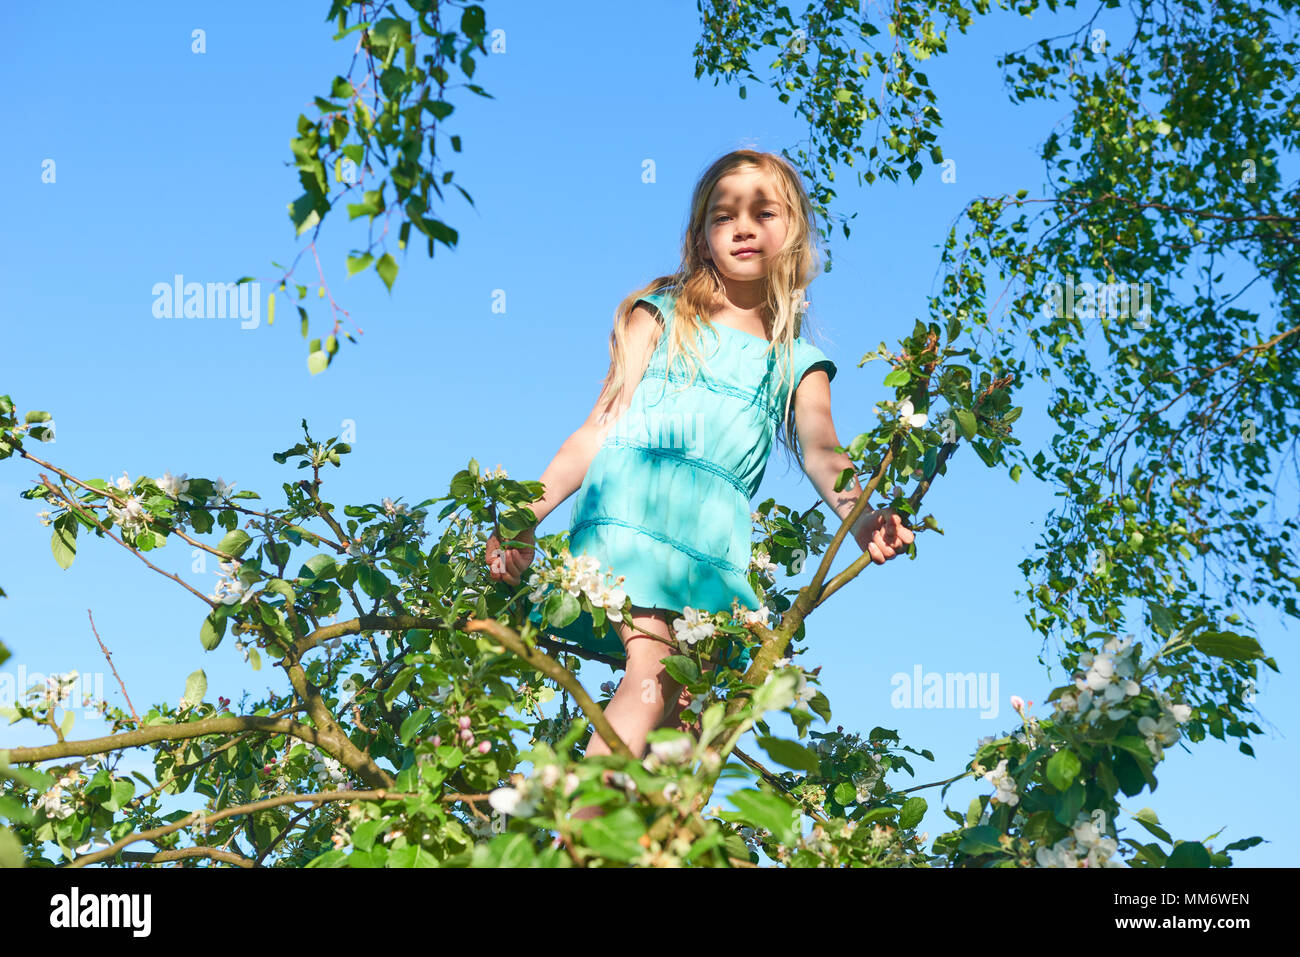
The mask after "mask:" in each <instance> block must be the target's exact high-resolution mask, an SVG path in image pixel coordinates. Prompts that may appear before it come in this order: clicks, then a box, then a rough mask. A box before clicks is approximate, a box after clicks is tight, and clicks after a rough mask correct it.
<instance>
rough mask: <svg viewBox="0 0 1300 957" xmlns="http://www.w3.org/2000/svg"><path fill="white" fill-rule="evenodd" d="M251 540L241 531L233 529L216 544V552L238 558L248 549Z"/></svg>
mask: <svg viewBox="0 0 1300 957" xmlns="http://www.w3.org/2000/svg"><path fill="white" fill-rule="evenodd" d="M252 541H253V539H252V538H251V537H250V536H249V534H248V533H247V532H245V531H244V530H243V529H239V528H237V529H235V530H234V531H233V532H230V533H229V534H227V535H226V536H225V537H224V538H222V539H221V541H220V542H218V543H217V551H219V552H223V553H224V554H226V555H233V556H234V557H235V558H239V557H240V556H241V555H243V554H244V552H245V551H246V550H247V549H248V546H249V543H251V542H252Z"/></svg>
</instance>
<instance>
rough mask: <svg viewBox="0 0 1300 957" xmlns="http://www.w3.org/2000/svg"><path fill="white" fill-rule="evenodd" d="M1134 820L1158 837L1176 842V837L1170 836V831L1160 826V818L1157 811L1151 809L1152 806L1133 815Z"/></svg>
mask: <svg viewBox="0 0 1300 957" xmlns="http://www.w3.org/2000/svg"><path fill="white" fill-rule="evenodd" d="M1133 820H1135V821H1137V822H1138V823H1139V824H1141V825H1142V826H1143V827H1145V828H1146V829H1147V830H1148V831H1150V832H1151V833H1152V834H1154V835H1155V836H1156V837H1158V838H1160V840H1162V841H1167V842H1168V843H1170V844H1172V843H1174V839H1173V838H1172V837H1170V836H1169V832H1168V831H1166V830H1165V829H1164V828H1163V827H1161V826H1160V819H1159V818H1158V817H1156V812H1155V811H1153V810H1151V808H1149V807H1144V808H1143V809H1142V810H1140V811H1138V812H1137V813H1136V814H1134V815H1133Z"/></svg>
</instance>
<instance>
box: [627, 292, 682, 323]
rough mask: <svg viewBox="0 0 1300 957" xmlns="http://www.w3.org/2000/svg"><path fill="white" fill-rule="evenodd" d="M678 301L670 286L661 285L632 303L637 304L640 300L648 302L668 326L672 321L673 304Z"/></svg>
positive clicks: (660, 319) (661, 320)
mask: <svg viewBox="0 0 1300 957" xmlns="http://www.w3.org/2000/svg"><path fill="white" fill-rule="evenodd" d="M676 301H677V297H676V296H674V295H673V293H672V291H671V289H670V288H668V287H661V288H659V289H657V290H655V291H654V292H647V293H645V294H643V295H640V296H637V298H636V300H635V302H633V303H632V305H633V306H635V305H636V304H637V303H639V302H644V303H648V304H649V305H650V307H651V309H652V311H653V312H656V313H658V315H659V321H660V322H661V323H662V324H663V325H664V326H665V327H667V326H668V325H669V324H670V323H671V322H672V318H673V305H674V303H675V302H676Z"/></svg>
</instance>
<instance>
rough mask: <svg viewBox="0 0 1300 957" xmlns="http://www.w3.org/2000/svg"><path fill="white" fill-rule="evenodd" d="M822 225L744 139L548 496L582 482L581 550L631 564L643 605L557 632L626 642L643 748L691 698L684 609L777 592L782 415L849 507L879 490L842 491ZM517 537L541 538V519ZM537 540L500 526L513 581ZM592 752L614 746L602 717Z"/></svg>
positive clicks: (615, 712) (569, 443)
mask: <svg viewBox="0 0 1300 957" xmlns="http://www.w3.org/2000/svg"><path fill="white" fill-rule="evenodd" d="M814 236H815V225H814V222H813V211H812V207H811V205H810V203H809V201H808V197H807V195H806V193H805V192H804V190H803V185H802V183H801V181H800V178H799V174H798V173H797V172H796V171H795V170H794V169H793V168H792V167H791V166H790V165H789V164H788V163H787V162H786V161H785V160H784V159H783V158H782V157H780V156H779V155H777V154H773V153H759V152H755V151H753V150H737V151H735V152H732V153H729V154H727V155H725V156H723V157H722V158H720V159H719V160H718V161H717V162H715V163H714V164H713V165H712V166H711V167H710V168H709V169H708V171H707V172H706V173H705V174H704V176H703V177H702V179H701V180H700V182H699V183H698V184H697V185H696V188H695V192H694V196H693V197H692V200H691V210H690V223H689V227H688V230H687V235H686V238H685V242H684V244H683V257H682V265H681V268H680V269H679V270H678V272H677V273H676V274H675V275H673V276H665V277H661V278H660V279H657V280H655V281H654V282H652V283H650V284H649V285H648V286H646V287H644V288H643V289H641V290H640V291H638V292H636V293H634V294H632V295H630V296H628V298H627V299H625V300H624V301H623V302H622V303H621V304H620V306H619V309H618V313H617V319H616V321H615V324H614V330H613V333H612V334H611V336H610V354H611V359H612V361H611V364H610V369H609V372H608V374H607V376H606V378H605V384H604V387H603V389H602V391H601V394H600V397H599V399H598V400H597V402H596V406H595V408H593V409H592V411H591V414H590V416H589V417H588V418H587V421H586V422H584V423H583V424H582V425H581V426H580V427H579V428H578V430H577V431H576V432H574V433H573V434H572V435H571V436H569V438H568V439H566V440H565V442H564V444H563V445H562V446H561V447H560V450H559V452H558V453H556V455H555V458H554V459H553V460H552V461H551V463H550V465H548V466H547V468H546V471H545V472H543V473H542V476H541V479H540V481H541V483H542V485H543V486H545V494H544V495H543V497H542V498H541V499H540V500H539V501H537V502H535V503H533V505H532V509H533V512H534V514H535V515H536V516H537V520H538V522H539V523H540V522H541V521H542V520H544V519H545V518H546V516H547V515H548V514H550V512H551V511H552V510H554V509H555V508H556V507H557V506H558V505H559V504H560V503H561V502H563V501H564V500H565V499H566V498H568V497H569V495H570V494H572V493H573V492H574V490H575V489H576V490H577V493H578V494H577V498H575V500H574V505H573V513H572V519H571V526H570V529H569V543H570V550H571V552H572V554H573V555H575V556H580V555H586V556H589V558H588V564H589V565H591V566H596V565H598V567H599V571H600V573H601V574H603V573H604V571H605V570H606V569H612V570H613V572H614V573H615V574H617V575H620V576H622V577H623V581H622V583H621V585H622V588H623V590H624V591H625V593H626V594H627V596H628V598H629V599H630V600H631V604H632V615H631V620H630V622H629V621H628V620H627V618H626V617H625V618H624V620H623V621H621V622H618V623H610V624H607V627H606V628H604V629H602V631H603V632H604V633H603V634H600V635H597V634H595V633H594V631H593V627H592V620H591V616H590V614H588V613H587V612H585V611H584V612H583V613H582V615H581V616H580V617H579V618H578V620H577V621H575V622H574V623H572V624H571V625H569V626H567V627H566V628H563V629H553V630H552V632H551V633H552V634H554V635H556V636H557V637H560V638H564V639H567V640H569V641H572V642H575V643H577V644H579V645H581V646H583V647H586V648H588V649H591V650H596V651H605V652H609V653H613V654H621V655H624V656H626V673H625V675H624V679H623V681H622V682H621V683H620V684H619V686H618V690H617V691H616V692H615V694H614V697H613V699H612V700H611V701H610V703H609V705H608V707H606V709H605V715H606V717H607V718H608V719H609V722H610V724H611V725H612V726H613V728H614V729H615V730H616V731H617V732H618V734H619V735H620V736H621V737H622V739H623V740H624V742H626V744H627V746H628V747H629V748H630V749H631V750H632V752H633V753H634V754H637V755H644V754H645V750H646V736H647V734H648V733H649V732H650V731H651V730H653V729H655V728H656V727H677V726H679V722H680V719H681V712H682V710H683V709H684V708H685V707H686V706H687V705H689V704H690V694H689V692H686V691H685V690H684V688H683V687H682V685H681V684H680V683H679V682H677V681H676V680H675V679H673V678H672V677H671V676H670V675H668V674H667V673H666V672H665V671H664V667H663V664H662V659H663V658H665V657H668V656H670V655H673V654H677V653H678V651H677V637H678V632H679V631H680V630H681V629H682V628H683V627H684V626H685V627H689V626H690V625H691V624H693V622H691V621H690V620H689V619H682V618H681V617H680V616H681V615H682V614H683V612H684V610H685V609H686V608H688V607H689V608H691V609H693V610H700V609H703V610H704V611H705V612H707V613H713V612H717V611H724V610H727V609H731V608H732V607H733V603H734V602H736V601H738V602H739V604H740V605H741V606H743V607H744V608H746V609H749V610H751V611H757V610H759V608H760V607H761V606H760V602H759V600H758V597H757V595H756V594H755V592H754V589H753V588H752V587H751V586H750V584H749V581H748V572H749V568H750V563H751V547H750V546H751V537H752V532H753V520H752V513H751V510H750V500H751V499H752V497H753V496H754V495H755V494H756V493H757V491H758V486H759V481H760V480H761V479H762V477H763V472H764V469H765V468H766V465H767V459H768V454H769V453H770V451H771V448H772V442H773V439H774V437H775V435H776V433H777V427H778V425H780V424H781V423H784V428H785V444H786V447H787V449H788V450H790V449H793V450H795V452H796V454H798V453H799V452H800V451H801V452H802V463H801V464H802V466H803V470H804V472H805V474H807V476H808V478H809V479H810V480H811V481H812V483H813V485H814V486H815V487H816V489H817V491H818V493H819V494H820V495H821V497H822V498H823V499H824V500H825V501H826V503H827V504H828V505H829V506H830V508H831V510H832V511H833V512H834V513H835V514H836V515H837V516H839V517H840V518H841V520H842V519H843V518H844V516H846V515H847V514H848V512H849V511H850V510H851V509H852V508H853V505H854V503H855V502H856V500H857V498H858V496H859V495H860V494H861V493H862V487H861V485H859V484H858V482H857V480H856V479H855V480H854V481H853V484H852V487H850V488H846V489H844V490H843V491H842V492H836V491H834V487H835V481H836V479H837V478H838V476H839V474H840V472H842V471H843V470H844V469H846V468H852V467H853V463H852V462H851V460H850V459H849V457H848V456H847V455H845V454H844V453H843V452H839V453H837V452H835V451H834V449H835V447H836V446H838V445H839V444H840V443H839V439H838V438H837V437H836V434H835V426H834V424H833V423H832V421H831V396H830V381H831V379H832V378H833V377H834V375H835V364H834V363H833V362H831V360H830V359H828V358H827V357H826V356H825V355H824V354H823V353H822V352H821V351H820V350H819V349H817V348H816V347H815V346H813V345H812V344H811V343H809V342H807V341H806V340H804V339H803V338H801V337H800V335H799V332H800V327H801V315H802V311H803V307H804V306H805V305H806V304H805V303H804V302H803V301H802V300H803V291H804V289H806V288H807V285H808V283H809V281H810V280H811V279H812V278H813V275H814V267H815V265H816V258H815V251H814V247H813V243H812V239H813V237H814ZM853 536H854V539H855V540H856V541H857V542H858V544H859V545H860V546H861V547H862V549H863V550H864V551H868V552H869V553H870V555H871V558H872V560H873V561H874V562H875V563H876V564H884V563H885V561H887V560H888V559H890V558H893V557H894V556H895V555H897V554H899V553H900V552H904V551H906V550H907V546H908V544H909V543H910V542H911V541H912V539H913V535H912V532H911V531H909V530H908V529H907V528H906V527H905V526H904V525H903V524H902V522H901V520H900V517H899V516H898V515H897V514H896V513H894V512H891V511H888V510H877V511H874V512H867V513H864V515H863V516H862V518H861V519H860V520H859V521H858V523H857V525H856V526H855V528H854V529H853ZM516 541H518V542H521V543H529V544H531V543H532V542H534V541H535V539H534V537H533V534H532V532H531V531H530V532H526V533H524V534H522V535H521V536H520V537H519V539H517V540H516ZM532 557H533V550H532V549H531V548H528V547H524V548H503V547H502V544H501V542H500V540H499V539H498V537H497V536H496V535H493V536H492V538H490V539H489V540H488V543H487V549H486V554H485V559H486V561H487V564H488V568H489V571H490V574H491V576H492V578H494V579H496V580H504V581H506V582H507V583H509V584H510V585H512V586H514V585H518V584H519V581H520V578H521V575H522V574H523V572H524V570H525V569H526V568H527V567H528V565H529V564H530V563H531V561H532ZM537 611H538V610H537V609H534V618H536V619H537V620H540V617H539V616H538V614H537ZM670 616H671V618H672V619H673V621H674V624H675V626H676V628H675V629H670V628H669V618H670ZM764 623H765V624H766V623H767V622H766V621H765V622H764ZM586 753H587V754H588V755H597V754H609V753H610V750H609V747H608V746H607V745H606V743H605V741H604V740H603V739H602V738H601V737H600V736H599V735H598V734H596V733H594V732H593V734H592V736H591V740H590V741H589V743H588V745H587V751H586ZM595 813H598V812H595Z"/></svg>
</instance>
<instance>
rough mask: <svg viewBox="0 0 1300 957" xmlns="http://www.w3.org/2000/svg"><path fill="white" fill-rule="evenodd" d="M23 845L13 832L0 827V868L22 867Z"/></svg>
mask: <svg viewBox="0 0 1300 957" xmlns="http://www.w3.org/2000/svg"><path fill="white" fill-rule="evenodd" d="M23 866H24V858H23V845H22V842H21V841H19V840H18V838H16V837H14V832H13V831H11V830H9V828H7V827H0V867H23Z"/></svg>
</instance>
